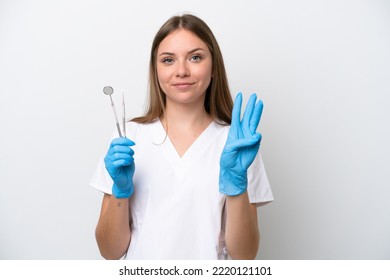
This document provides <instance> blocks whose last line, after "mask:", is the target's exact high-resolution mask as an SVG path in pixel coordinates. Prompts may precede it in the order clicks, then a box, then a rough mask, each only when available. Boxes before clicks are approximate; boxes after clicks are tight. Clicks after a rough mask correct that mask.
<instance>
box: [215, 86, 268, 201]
mask: <svg viewBox="0 0 390 280" xmlns="http://www.w3.org/2000/svg"><path fill="white" fill-rule="evenodd" d="M256 99H257V96H256V94H252V95H251V97H250V98H249V101H248V104H247V106H246V109H245V112H244V116H243V119H242V121H241V120H240V118H241V106H242V94H241V93H239V94H238V95H237V97H236V100H235V101H234V106H233V112H232V123H231V126H230V130H229V134H228V138H227V141H226V144H225V147H224V149H223V151H222V155H221V159H220V175H219V191H220V192H221V193H224V194H226V195H229V196H236V195H240V194H242V193H244V192H245V191H246V188H247V184H248V180H247V170H248V168H249V166H250V165H251V164H252V162H253V161H254V159H255V157H256V155H257V152H258V150H259V147H260V141H261V134H260V133H257V132H256V129H257V127H258V125H259V123H260V118H261V114H262V112H263V102H262V101H261V100H259V101H258V102H257V103H256Z"/></svg>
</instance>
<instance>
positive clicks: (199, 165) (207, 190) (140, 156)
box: [90, 120, 273, 260]
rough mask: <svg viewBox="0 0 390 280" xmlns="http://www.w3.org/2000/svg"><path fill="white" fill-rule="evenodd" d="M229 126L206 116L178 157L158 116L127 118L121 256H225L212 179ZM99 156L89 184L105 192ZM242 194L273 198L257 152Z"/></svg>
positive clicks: (220, 204)
mask: <svg viewBox="0 0 390 280" xmlns="http://www.w3.org/2000/svg"><path fill="white" fill-rule="evenodd" d="M229 128H230V127H229V126H222V125H219V124H217V123H216V122H212V123H211V124H210V125H209V126H208V127H207V128H206V130H205V131H204V132H203V133H202V134H201V135H200V136H199V137H198V138H197V139H196V141H195V142H194V143H193V144H192V145H191V146H190V147H189V149H188V150H187V151H186V153H185V154H184V155H183V157H182V158H180V156H179V155H178V153H177V151H176V150H175V148H174V146H173V144H172V143H171V141H170V139H169V137H167V136H166V133H165V130H164V128H163V126H162V124H161V122H160V120H156V121H154V122H153V123H149V124H139V123H135V122H128V123H127V127H126V130H127V137H128V138H129V139H131V140H132V141H134V142H135V143H136V145H135V146H133V147H132V149H133V150H134V152H135V154H134V160H135V174H134V177H133V182H134V194H133V196H132V197H131V198H130V215H131V219H132V221H131V232H132V237H131V242H130V245H129V249H128V252H127V254H126V255H125V256H124V259H137V260H143V259H149V260H150V259H155V260H157V259H204V260H211V259H226V258H227V257H228V256H227V255H226V248H225V242H224V232H223V227H224V225H223V224H224V221H223V215H224V214H223V212H224V211H223V209H224V204H225V195H223V194H221V193H220V192H219V184H218V182H219V160H220V156H221V153H222V149H223V147H224V145H225V142H226V139H227V134H228V131H229ZM116 137H117V136H116ZM104 156H105V154H104ZM104 156H103V157H102V158H101V160H100V162H99V164H98V167H97V170H96V172H95V174H94V176H93V177H92V180H91V183H90V185H91V186H92V187H94V188H96V189H98V190H100V191H102V192H104V193H108V194H111V188H112V184H113V182H112V179H111V178H110V176H109V174H108V172H107V171H106V169H105V166H104V160H103V158H104ZM248 195H249V200H250V202H251V203H256V204H257V205H258V206H260V205H263V204H265V203H267V202H270V201H272V200H273V196H272V191H271V189H270V186H269V183H268V179H267V175H266V173H265V170H264V167H263V161H262V159H261V155H260V153H258V155H257V157H256V159H255V161H254V162H253V163H252V165H251V166H250V168H249V170H248Z"/></svg>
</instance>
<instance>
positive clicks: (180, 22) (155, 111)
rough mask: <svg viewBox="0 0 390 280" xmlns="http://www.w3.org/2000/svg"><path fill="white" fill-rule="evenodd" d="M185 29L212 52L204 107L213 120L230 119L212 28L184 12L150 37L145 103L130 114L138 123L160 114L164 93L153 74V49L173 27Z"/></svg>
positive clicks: (225, 121)
mask: <svg viewBox="0 0 390 280" xmlns="http://www.w3.org/2000/svg"><path fill="white" fill-rule="evenodd" d="M181 28H182V29H185V30H188V31H190V32H192V33H194V34H195V35H196V36H198V37H199V38H200V39H201V40H202V41H203V42H205V44H206V45H207V47H208V48H209V50H210V52H211V55H212V73H213V77H212V79H211V82H210V85H209V86H208V88H207V90H206V97H205V102H204V107H205V110H206V112H207V113H208V114H210V116H211V117H213V118H214V120H215V121H217V122H219V123H222V124H230V123H231V114H232V108H233V100H232V97H231V95H230V90H229V86H228V81H227V76H226V71H225V65H224V62H223V58H222V53H221V50H220V48H219V45H218V43H217V40H216V39H215V37H214V35H213V33H212V31H211V30H210V28H209V27H208V26H207V24H206V23H205V22H204V21H203V20H201V19H200V18H198V17H196V16H194V15H190V14H184V15H182V16H173V17H171V18H170V19H169V20H168V21H166V22H165V23H164V24H163V25H162V26H161V28H160V30H159V31H158V32H157V34H156V36H155V37H154V40H153V43H152V48H151V54H150V63H149V100H148V101H149V103H148V107H147V110H146V113H145V115H144V116H141V117H137V118H134V119H133V120H132V121H135V122H138V123H149V122H152V121H154V120H155V119H156V118H159V117H162V116H164V113H165V104H166V99H165V98H166V97H165V94H164V92H163V91H162V89H161V87H160V85H159V82H158V77H157V66H156V64H157V61H156V59H157V50H158V47H159V45H160V43H161V41H162V40H164V38H165V37H167V36H168V35H169V34H170V33H172V32H173V31H176V30H178V29H181Z"/></svg>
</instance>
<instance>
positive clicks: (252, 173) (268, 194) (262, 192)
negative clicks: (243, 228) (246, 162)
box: [248, 152, 274, 207]
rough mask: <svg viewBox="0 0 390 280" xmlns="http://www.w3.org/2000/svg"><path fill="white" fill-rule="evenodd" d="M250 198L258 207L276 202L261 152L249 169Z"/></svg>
mask: <svg viewBox="0 0 390 280" xmlns="http://www.w3.org/2000/svg"><path fill="white" fill-rule="evenodd" d="M248 196H249V201H250V203H255V204H256V205H257V206H258V207H259V206H263V205H265V204H267V203H269V202H271V201H273V200H274V197H273V194H272V190H271V186H270V184H269V181H268V177H267V174H266V172H265V168H264V164H263V159H262V157H261V153H260V152H259V153H257V155H256V158H255V160H254V161H253V163H252V165H251V166H250V167H249V169H248Z"/></svg>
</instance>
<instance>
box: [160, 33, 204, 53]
mask: <svg viewBox="0 0 390 280" xmlns="http://www.w3.org/2000/svg"><path fill="white" fill-rule="evenodd" d="M196 48H202V49H204V50H208V47H207V45H206V43H205V42H203V41H202V40H201V39H200V38H199V37H198V36H197V35H195V34H194V33H193V32H191V31H188V30H186V29H178V30H175V31H173V32H171V33H170V34H168V36H166V37H165V38H164V39H163V40H162V41H161V43H160V45H159V47H158V52H159V53H160V52H173V53H179V52H186V51H190V50H193V49H196Z"/></svg>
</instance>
